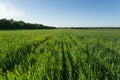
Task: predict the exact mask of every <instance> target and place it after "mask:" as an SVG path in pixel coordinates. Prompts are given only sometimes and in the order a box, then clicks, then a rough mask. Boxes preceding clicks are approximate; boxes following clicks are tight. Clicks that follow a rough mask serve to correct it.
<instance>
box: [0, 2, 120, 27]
mask: <svg viewBox="0 0 120 80" xmlns="http://www.w3.org/2000/svg"><path fill="white" fill-rule="evenodd" d="M0 18H7V19H10V18H13V19H15V20H24V21H26V22H32V23H40V24H44V25H50V26H57V27H86V26H87V27H96V26H97V27H99V26H101V27H104V26H105V27H106V26H110V27H111V26H112V27H113V26H115V27H118V26H120V22H119V21H120V0H0Z"/></svg>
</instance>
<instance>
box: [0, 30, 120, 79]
mask: <svg viewBox="0 0 120 80" xmlns="http://www.w3.org/2000/svg"><path fill="white" fill-rule="evenodd" d="M0 80H120V30H119V29H116V30H114V29H104V30H102V29H101V30H99V29H96V30H95V29H94V30H72V29H54V30H14V31H12V30H11V31H0Z"/></svg>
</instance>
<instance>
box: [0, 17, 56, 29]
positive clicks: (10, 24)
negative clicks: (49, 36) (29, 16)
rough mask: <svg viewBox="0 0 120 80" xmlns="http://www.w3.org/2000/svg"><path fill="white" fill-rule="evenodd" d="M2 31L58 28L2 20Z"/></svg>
mask: <svg viewBox="0 0 120 80" xmlns="http://www.w3.org/2000/svg"><path fill="white" fill-rule="evenodd" d="M0 29H56V27H49V26H45V25H42V24H32V23H25V22H23V21H15V20H13V19H10V20H7V19H0Z"/></svg>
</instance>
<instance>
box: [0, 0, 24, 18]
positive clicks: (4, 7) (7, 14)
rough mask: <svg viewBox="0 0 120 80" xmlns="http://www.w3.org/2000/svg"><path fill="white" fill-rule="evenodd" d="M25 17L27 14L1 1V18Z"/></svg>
mask: <svg viewBox="0 0 120 80" xmlns="http://www.w3.org/2000/svg"><path fill="white" fill-rule="evenodd" d="M24 16H25V13H24V12H23V11H22V10H19V9H18V8H17V7H15V6H14V5H13V4H11V3H8V2H2V1H0V18H20V17H24Z"/></svg>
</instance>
